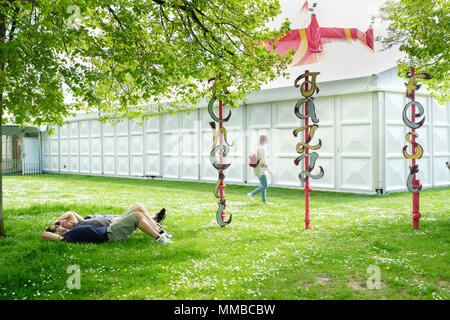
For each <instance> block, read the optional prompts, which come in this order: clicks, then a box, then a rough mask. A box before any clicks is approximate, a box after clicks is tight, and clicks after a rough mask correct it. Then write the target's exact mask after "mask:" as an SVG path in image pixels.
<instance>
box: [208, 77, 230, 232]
mask: <svg viewBox="0 0 450 320" xmlns="http://www.w3.org/2000/svg"><path fill="white" fill-rule="evenodd" d="M218 78H220V75H219V76H218V77H215V78H212V79H210V81H214V85H213V87H212V89H213V94H214V93H215V86H216V83H215V82H216V80H217V79H218ZM223 90H224V92H225V94H227V93H228V90H227V89H226V88H223ZM216 100H217V98H216V97H215V96H213V97H212V99H211V100H210V101H209V103H208V112H209V115H210V116H211V118H212V119H213V120H214V121H211V122H210V123H209V124H210V126H211V128H212V130H213V147H212V150H211V153H210V161H211V163H212V165H213V167H214V168H215V169H216V170H218V171H219V178H218V180H217V183H216V186H215V187H214V196H215V197H216V198H217V199H219V202H218V205H219V208H218V209H217V211H216V220H217V223H218V224H219V225H220V226H221V227H225V226H226V225H228V224H230V223H231V220H232V215H231V214H230V217H229V219H228V220H226V221H225V217H226V212H225V208H226V202H227V200H226V199H225V188H226V185H225V182H224V180H225V174H224V171H225V170H226V169H227V168H228V167H229V166H230V163H224V158H225V157H226V156H227V154H228V152H229V148H228V147H229V146H232V145H233V144H230V143H228V141H227V130H226V129H225V128H224V127H223V123H224V122H227V121H228V120H230V117H231V111H230V112H229V113H228V115H227V116H226V117H225V118H224V117H223V102H222V100H220V101H219V116H216V114H215V113H214V110H213V108H214V102H215V101H216ZM216 122H217V123H219V130H218V132H217V130H216ZM217 153H219V161H217V159H216V154H217Z"/></svg>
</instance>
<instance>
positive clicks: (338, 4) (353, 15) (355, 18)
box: [274, 0, 386, 31]
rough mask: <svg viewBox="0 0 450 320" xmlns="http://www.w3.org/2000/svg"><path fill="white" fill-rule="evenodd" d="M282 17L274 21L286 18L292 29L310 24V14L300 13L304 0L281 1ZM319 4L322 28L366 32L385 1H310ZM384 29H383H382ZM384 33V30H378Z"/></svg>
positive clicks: (378, 25) (376, 26)
mask: <svg viewBox="0 0 450 320" xmlns="http://www.w3.org/2000/svg"><path fill="white" fill-rule="evenodd" d="M279 1H280V4H281V10H282V15H281V16H279V17H278V19H276V20H275V21H274V23H275V24H279V23H281V21H283V20H284V19H285V18H288V19H289V20H290V22H291V27H292V29H298V28H303V27H306V26H307V25H308V23H309V14H305V13H303V12H301V11H300V9H301V7H302V6H303V3H304V1H303V0H279ZM314 2H317V7H316V10H315V12H316V15H317V20H318V22H319V25H320V26H322V27H341V28H349V27H351V28H358V29H361V30H366V29H367V28H368V27H369V24H370V16H371V15H375V14H376V13H377V11H378V8H379V7H380V6H381V5H382V4H383V3H384V2H386V1H385V0H316V1H312V0H309V1H308V4H309V6H310V7H312V5H313V3H314ZM380 27H381V24H380V23H378V22H377V23H376V24H375V25H374V29H375V30H377V29H380ZM382 29H383V28H382ZM377 31H382V30H377Z"/></svg>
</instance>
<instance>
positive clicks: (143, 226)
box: [42, 204, 173, 244]
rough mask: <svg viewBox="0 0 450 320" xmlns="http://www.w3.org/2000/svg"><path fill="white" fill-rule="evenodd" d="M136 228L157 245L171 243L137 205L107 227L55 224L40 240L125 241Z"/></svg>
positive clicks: (145, 210) (169, 236)
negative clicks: (151, 238)
mask: <svg viewBox="0 0 450 320" xmlns="http://www.w3.org/2000/svg"><path fill="white" fill-rule="evenodd" d="M71 213H72V212H71ZM72 214H73V213H72ZM63 216H64V215H63ZM69 216H70V215H67V216H65V217H64V219H63V220H65V219H69V218H68V217H69ZM88 220H90V219H88ZM86 221H87V220H86ZM72 222H73V221H72ZM64 224H65V225H66V226H70V225H71V223H68V224H66V223H65V222H64ZM136 228H138V229H140V230H142V231H143V232H144V233H146V234H148V235H149V236H151V237H153V238H154V239H155V240H156V241H157V242H159V243H162V244H170V243H173V242H172V241H171V240H170V239H169V238H171V237H172V236H171V235H170V234H169V233H168V232H166V231H164V230H163V229H162V228H161V227H159V225H158V224H157V223H156V222H155V221H154V220H153V218H152V217H151V216H150V215H149V214H148V211H147V209H145V207H144V206H143V205H142V204H137V205H135V206H133V207H131V208H129V209H128V210H126V211H125V212H124V213H123V214H122V215H120V216H118V217H116V218H114V219H112V222H111V223H110V224H109V226H103V225H91V224H82V225H78V224H76V225H75V226H72V227H70V228H66V227H64V226H62V225H60V224H59V223H56V224H53V225H52V226H50V227H49V228H47V230H46V231H45V232H43V233H42V238H43V239H45V240H63V241H67V242H91V243H101V242H106V241H110V242H114V241H125V240H127V239H128V237H129V236H130V235H131V234H132V233H133V232H134V231H135V230H136Z"/></svg>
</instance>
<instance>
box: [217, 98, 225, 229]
mask: <svg viewBox="0 0 450 320" xmlns="http://www.w3.org/2000/svg"><path fill="white" fill-rule="evenodd" d="M219 118H220V119H223V101H222V100H220V101H219ZM222 128H223V123H222V122H220V123H219V136H220V140H219V143H220V144H223V134H220V133H221V131H222V130H223V129H222ZM221 129H222V130H221ZM220 163H221V164H223V150H221V152H220ZM226 187H227V186H226V184H225V179H224V180H222V182H221V183H220V186H219V189H220V197H221V198H225V188H226ZM226 215H227V214H226V212H225V210H223V211H222V221H225V216H226ZM223 227H226V225H224V226H223Z"/></svg>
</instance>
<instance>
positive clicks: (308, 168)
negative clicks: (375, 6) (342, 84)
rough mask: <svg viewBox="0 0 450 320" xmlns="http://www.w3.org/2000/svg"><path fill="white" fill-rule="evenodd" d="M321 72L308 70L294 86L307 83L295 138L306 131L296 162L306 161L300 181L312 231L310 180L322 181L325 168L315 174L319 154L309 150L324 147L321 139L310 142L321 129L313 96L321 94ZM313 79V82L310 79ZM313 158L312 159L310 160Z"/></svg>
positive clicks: (306, 214) (306, 220)
mask: <svg viewBox="0 0 450 320" xmlns="http://www.w3.org/2000/svg"><path fill="white" fill-rule="evenodd" d="M318 74H319V72H309V70H306V71H305V73H304V74H302V75H301V76H299V77H298V78H297V79H295V82H294V86H295V87H299V86H300V84H299V83H298V82H299V81H300V80H301V79H303V78H305V82H303V83H302V84H301V86H300V92H301V94H302V95H303V97H304V98H302V99H300V100H298V101H297V103H296V104H295V115H296V116H297V118H299V119H303V120H305V121H304V126H302V127H300V128H298V129H295V130H294V132H293V133H294V136H295V137H297V135H298V133H299V132H301V131H305V140H304V142H299V143H298V144H297V147H296V150H297V153H300V154H301V155H300V156H299V157H297V158H296V159H295V160H294V163H295V165H297V166H298V165H299V163H300V161H301V160H305V168H304V171H302V172H300V174H299V176H298V177H299V179H300V181H302V182H304V184H305V188H304V191H305V228H306V229H311V219H310V217H309V200H310V192H311V191H312V190H311V189H310V187H309V178H312V179H320V178H322V177H323V175H324V171H323V168H322V167H321V166H319V168H320V172H319V173H317V174H313V173H312V170H313V169H314V166H315V164H316V160H317V158H318V157H319V154H318V153H317V152H311V153H309V149H313V150H317V149H319V148H320V147H321V146H322V141H321V140H320V139H319V143H318V144H317V145H311V144H310V142H311V140H312V138H313V137H314V133H315V131H316V129H317V128H318V127H319V125H318V124H317V123H319V119H317V116H316V109H315V105H314V97H312V95H313V94H314V93H315V92H317V93H318V92H319V88H318V87H317V86H316V77H317V75H318ZM309 77H311V80H310V78H309ZM302 105H304V106H305V107H304V113H303V114H302V113H301V112H300V107H301V106H302ZM309 118H311V121H312V122H313V123H314V124H313V125H310V124H309ZM310 158H311V159H310Z"/></svg>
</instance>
